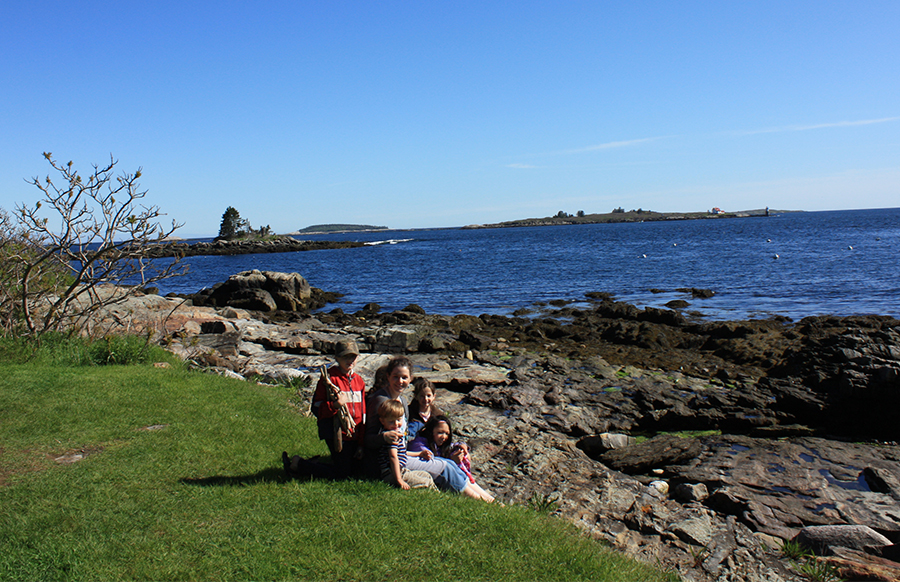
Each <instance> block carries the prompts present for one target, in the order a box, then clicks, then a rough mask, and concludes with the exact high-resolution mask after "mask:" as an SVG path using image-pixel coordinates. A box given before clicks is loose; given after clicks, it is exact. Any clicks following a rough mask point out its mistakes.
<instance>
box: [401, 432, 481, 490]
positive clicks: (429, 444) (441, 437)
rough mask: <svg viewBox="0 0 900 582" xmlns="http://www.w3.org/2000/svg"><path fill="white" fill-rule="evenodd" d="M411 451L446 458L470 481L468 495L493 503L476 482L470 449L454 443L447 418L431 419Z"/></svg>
mask: <svg viewBox="0 0 900 582" xmlns="http://www.w3.org/2000/svg"><path fill="white" fill-rule="evenodd" d="M409 450H410V451H414V452H416V451H431V452H432V453H433V454H434V455H435V458H438V459H440V458H444V459H447V460H448V461H450V462H452V463H453V464H454V465H456V466H458V467H459V468H460V470H461V471H462V472H463V473H465V475H466V477H467V478H468V480H469V483H468V485H467V486H466V488H467V489H469V490H470V492H469V493H467V495H469V496H470V497H476V498H478V499H483V500H484V501H487V502H489V503H490V502H491V501H493V500H494V496H493V495H491V494H490V493H488V492H487V491H485V490H484V489H483V488H482V487H481V486H480V485H479V484H477V483H476V482H475V478H474V477H473V476H472V470H471V463H470V461H469V447H468V446H467V445H466V444H465V443H461V442H453V425H451V424H450V419H449V418H447V417H446V416H443V415H441V416H433V417H431V418H430V419H429V420H428V422H427V423H425V426H424V427H423V428H422V430H420V431H419V434H418V435H417V436H416V438H415V439H413V441H412V442H411V443H410V444H409ZM464 493H465V492H464Z"/></svg>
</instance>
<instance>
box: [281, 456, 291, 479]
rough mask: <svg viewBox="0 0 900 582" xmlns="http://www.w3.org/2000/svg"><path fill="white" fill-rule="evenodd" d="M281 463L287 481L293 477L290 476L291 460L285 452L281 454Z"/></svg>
mask: <svg viewBox="0 0 900 582" xmlns="http://www.w3.org/2000/svg"><path fill="white" fill-rule="evenodd" d="M281 463H282V464H283V465H284V476H285V477H287V478H288V479H290V478H291V477H293V475H291V458H290V457H289V456H288V454H287V451H282V452H281Z"/></svg>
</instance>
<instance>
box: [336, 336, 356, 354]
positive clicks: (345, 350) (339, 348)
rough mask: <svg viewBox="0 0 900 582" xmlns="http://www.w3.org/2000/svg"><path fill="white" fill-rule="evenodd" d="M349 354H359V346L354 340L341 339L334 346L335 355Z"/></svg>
mask: <svg viewBox="0 0 900 582" xmlns="http://www.w3.org/2000/svg"><path fill="white" fill-rule="evenodd" d="M349 354H353V355H354V356H358V355H359V346H357V345H356V342H355V341H353V340H341V341H339V342H338V343H337V344H335V346H334V355H335V357H338V358H342V357H344V356H347V355H349Z"/></svg>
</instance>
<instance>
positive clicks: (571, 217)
mask: <svg viewBox="0 0 900 582" xmlns="http://www.w3.org/2000/svg"><path fill="white" fill-rule="evenodd" d="M785 212H796V211H791V210H771V209H769V208H761V209H757V210H740V211H734V212H725V211H724V210H722V209H720V208H713V209H712V210H706V211H703V212H655V211H653V210H643V209H640V208H638V209H637V210H628V211H626V210H624V209H623V208H616V209H615V210H613V211H612V212H608V213H605V214H585V213H584V212H582V211H578V213H576V214H567V213H565V212H563V211H560V212H559V213H558V214H556V215H555V216H548V217H545V218H523V219H520V220H510V221H506V222H495V223H492V224H469V225H467V226H463V227H462V228H465V229H473V228H511V227H522V226H555V225H561V224H603V223H608V222H651V221H658V220H698V219H718V218H739V217H748V216H761V217H765V216H773V215H775V214H782V213H785Z"/></svg>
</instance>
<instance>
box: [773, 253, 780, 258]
mask: <svg viewBox="0 0 900 582" xmlns="http://www.w3.org/2000/svg"><path fill="white" fill-rule="evenodd" d="M772 258H773V259H780V258H781V257H779V256H778V253H775V256H774V257H772Z"/></svg>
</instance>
